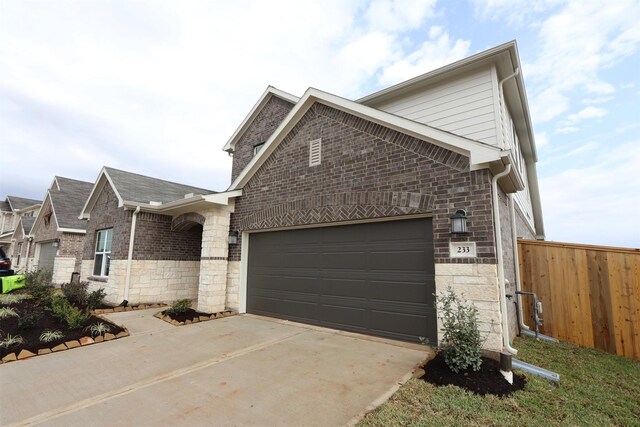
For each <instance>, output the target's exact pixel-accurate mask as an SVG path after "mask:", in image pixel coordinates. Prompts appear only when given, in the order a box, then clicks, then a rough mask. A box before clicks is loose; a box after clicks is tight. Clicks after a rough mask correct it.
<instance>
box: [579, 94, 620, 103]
mask: <svg viewBox="0 0 640 427" xmlns="http://www.w3.org/2000/svg"><path fill="white" fill-rule="evenodd" d="M612 99H613V96H595V97H592V98H584V99H582V100H581V101H580V103H581V104H604V103H605V102H609V101H611V100H612Z"/></svg>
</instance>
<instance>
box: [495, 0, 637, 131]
mask: <svg viewBox="0 0 640 427" xmlns="http://www.w3.org/2000/svg"><path fill="white" fill-rule="evenodd" d="M540 4H542V6H540V9H544V7H551V6H556V7H555V8H551V9H550V10H551V11H552V13H553V14H552V15H551V16H549V17H547V18H545V19H544V20H543V22H542V23H541V25H540V29H539V31H538V37H539V41H538V45H539V48H538V52H537V55H536V58H535V59H534V60H533V61H529V62H528V63H527V64H525V66H524V69H525V72H526V77H527V78H528V79H530V80H531V82H533V85H529V88H530V99H531V111H532V117H533V120H534V121H535V122H538V123H543V122H547V121H550V120H552V119H554V118H556V117H558V116H559V115H561V114H562V113H564V112H565V111H566V110H567V109H569V108H570V106H571V102H572V100H571V99H572V96H574V95H581V96H584V95H585V94H594V95H606V94H611V93H613V92H614V91H615V87H614V86H613V85H612V84H611V83H610V82H607V81H605V80H603V77H602V75H601V74H602V72H603V71H604V70H606V69H608V68H610V67H612V66H613V65H615V64H616V63H618V62H619V61H621V60H622V59H624V58H627V57H629V56H631V55H634V54H635V53H636V52H637V50H638V46H639V45H640V27H639V26H638V25H637V22H638V21H639V20H640V7H638V3H637V2H635V1H633V0H618V1H615V2H608V3H607V5H606V7H603V6H602V3H601V2H596V1H566V2H561V3H559V4H558V3H555V2H554V3H553V4H547V2H542V3H540ZM545 5H546V6H545ZM525 7H526V6H525V5H524V4H523V3H516V4H515V6H514V7H512V8H509V9H506V5H505V3H504V2H489V3H487V4H486V5H485V9H486V10H488V11H493V12H494V13H498V14H499V13H503V12H504V11H506V10H509V13H511V14H517V13H529V12H525V10H524V8H525ZM533 9H534V10H535V9H536V8H535V7H534V8H533ZM501 11H503V12H501ZM487 13H489V12H487ZM504 13H506V12H504Z"/></svg>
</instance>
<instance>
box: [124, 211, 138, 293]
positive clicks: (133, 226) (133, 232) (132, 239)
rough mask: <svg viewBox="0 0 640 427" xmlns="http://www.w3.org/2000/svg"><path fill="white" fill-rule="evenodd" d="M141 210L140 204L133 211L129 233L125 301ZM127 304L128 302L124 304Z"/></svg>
mask: <svg viewBox="0 0 640 427" xmlns="http://www.w3.org/2000/svg"><path fill="white" fill-rule="evenodd" d="M139 212H140V206H138V207H137V208H136V210H135V211H133V215H131V233H130V234H129V254H128V255H127V275H126V277H125V280H124V301H125V302H128V301H129V283H130V281H131V261H132V259H133V243H134V242H135V235H136V220H137V218H138V213H139ZM124 305H126V303H125V304H124Z"/></svg>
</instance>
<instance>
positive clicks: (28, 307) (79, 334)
mask: <svg viewBox="0 0 640 427" xmlns="http://www.w3.org/2000/svg"><path fill="white" fill-rule="evenodd" d="M2 306H3V307H11V308H14V309H16V311H17V312H18V314H20V315H23V314H25V313H30V312H32V311H34V308H33V302H32V301H31V300H29V299H26V300H22V301H20V302H18V303H14V304H10V305H2ZM18 319H19V317H7V318H4V319H0V331H1V338H0V339H4V338H5V337H6V336H7V335H11V336H17V335H19V336H21V337H22V339H23V340H24V343H22V344H14V345H12V346H10V347H9V348H5V347H0V359H2V358H4V357H5V356H7V355H9V354H11V353H15V354H19V353H20V352H21V351H22V350H28V351H30V352H31V353H34V354H38V350H41V349H52V348H54V347H57V346H59V345H60V344H65V343H67V342H70V341H79V340H80V338H83V337H91V332H89V329H88V328H89V327H90V326H91V325H94V324H96V323H100V322H102V323H104V324H106V325H108V326H109V329H110V330H109V334H112V335H114V336H115V335H118V334H121V333H123V332H126V329H125V328H122V327H120V326H118V325H115V324H113V323H111V322H109V321H108V320H106V319H102V318H100V317H97V316H91V317H90V318H89V321H88V322H87V324H86V325H85V326H83V327H82V328H78V329H67V326H66V325H65V324H64V323H61V322H60V321H59V320H58V319H57V318H55V317H54V316H53V314H52V313H51V312H50V311H47V310H42V317H41V318H40V320H39V321H38V323H37V324H36V325H35V327H33V328H29V329H18ZM45 330H54V331H56V330H58V331H61V332H62V333H63V334H64V337H63V338H60V339H58V340H54V341H50V342H42V341H40V335H41V334H42V332H44V331H45ZM105 336H106V334H105ZM92 339H93V338H92ZM85 341H86V340H85ZM97 341H99V339H98V340H97ZM92 342H93V341H92Z"/></svg>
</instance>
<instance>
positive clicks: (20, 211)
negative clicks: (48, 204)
mask: <svg viewBox="0 0 640 427" xmlns="http://www.w3.org/2000/svg"><path fill="white" fill-rule="evenodd" d="M41 206H42V203H38V204H36V205H31V206H27V207H26V208H22V209H16V210H14V212H15V213H16V214H18V215H20V214H22V213H24V212H29V211H33V210H36V209H38V208H39V207H41Z"/></svg>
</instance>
